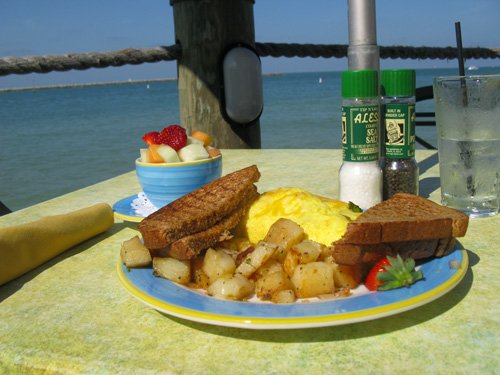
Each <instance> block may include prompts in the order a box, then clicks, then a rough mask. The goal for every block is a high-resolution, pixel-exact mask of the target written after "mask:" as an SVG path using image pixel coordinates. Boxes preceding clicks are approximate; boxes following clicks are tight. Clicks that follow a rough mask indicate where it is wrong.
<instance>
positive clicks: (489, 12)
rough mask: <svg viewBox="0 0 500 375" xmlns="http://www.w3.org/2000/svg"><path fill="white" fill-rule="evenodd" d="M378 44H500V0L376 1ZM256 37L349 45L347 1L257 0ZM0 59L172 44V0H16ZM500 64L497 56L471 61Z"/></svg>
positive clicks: (98, 78) (143, 74)
mask: <svg viewBox="0 0 500 375" xmlns="http://www.w3.org/2000/svg"><path fill="white" fill-rule="evenodd" d="M376 9H377V40H378V44H379V45H381V46H391V45H405V46H435V47H447V46H455V43H456V40H455V28H454V27H455V26H454V24H455V22H456V21H460V22H461V26H462V35H463V44H464V47H477V46H480V47H500V22H499V21H498V19H499V17H500V1H499V0H456V1H453V0H378V1H376ZM254 19H255V39H256V41H257V42H262V43H265V42H275V43H314V44H347V43H348V25H347V0H310V1H303V0H256V1H255V4H254ZM0 33H1V35H2V38H1V40H0V57H5V56H18V57H22V56H28V55H36V56H41V55H47V54H64V53H69V52H75V53H82V52H100V51H108V50H119V49H123V48H142V47H155V46H159V45H165V46H169V45H172V44H174V41H175V38H174V26H173V12H172V6H171V5H170V1H169V0H141V1H137V0H86V1H74V0H73V1H71V0H45V1H40V0H16V1H4V2H3V4H2V12H1V13H0ZM456 64H457V63H456V61H446V60H422V61H419V60H401V59H397V60H389V59H387V60H386V59H384V60H381V68H398V67H401V68H432V67H434V66H437V67H454V66H456ZM467 64H475V65H477V66H500V59H495V60H491V59H487V60H475V61H469V62H467ZM346 67H347V59H345V58H344V59H335V58H331V59H324V58H318V59H313V58H272V57H269V58H263V59H262V68H263V72H264V73H276V72H285V73H286V72H307V71H336V70H343V69H346ZM174 77H176V63H175V62H161V63H154V64H142V65H140V66H125V67H120V68H111V67H110V68H106V69H90V70H86V71H71V72H54V73H49V74H29V75H9V76H5V77H0V88H5V87H27V86H28V87H29V86H33V85H37V86H45V85H56V84H71V83H88V82H109V81H125V80H128V79H132V80H136V79H154V78H174Z"/></svg>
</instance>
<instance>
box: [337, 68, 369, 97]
mask: <svg viewBox="0 0 500 375" xmlns="http://www.w3.org/2000/svg"><path fill="white" fill-rule="evenodd" d="M342 97H343V98H373V97H378V71H376V70H371V69H370V70H344V71H343V72H342Z"/></svg>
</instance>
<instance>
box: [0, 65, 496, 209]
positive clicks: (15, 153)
mask: <svg viewBox="0 0 500 375" xmlns="http://www.w3.org/2000/svg"><path fill="white" fill-rule="evenodd" d="M499 70H500V68H481V69H480V70H478V71H475V72H474V73H475V74H492V73H496V74H498V73H500V71H499ZM457 73H458V72H457V69H424V70H417V87H420V86H427V85H431V84H432V78H433V77H435V76H441V75H456V74H457ZM340 74H341V73H340V72H315V73H290V74H288V73H287V74H284V75H273V76H265V77H263V88H264V111H263V113H262V116H261V118H260V124H261V137H262V148H266V149H272V148H316V149H325V148H327V149H330V148H340V147H341V141H340V134H341V130H340V129H341V126H340V107H341V97H340V83H341V81H340ZM320 79H321V82H320ZM178 106H179V101H178V93H177V82H175V81H165V82H151V83H144V82H141V83H133V84H130V83H127V84H121V85H106V86H84V87H70V88H58V89H44V90H32V91H8V92H0V131H1V140H0V201H1V202H3V203H4V204H5V205H6V206H7V207H9V208H10V209H11V210H19V209H22V208H24V207H28V206H31V205H33V204H36V203H40V202H43V201H45V200H48V199H51V198H53V197H56V196H59V195H62V194H65V193H69V192H71V191H74V190H76V189H79V188H83V187H86V186H89V185H92V184H94V183H97V182H100V181H104V180H106V179H109V178H112V177H114V176H117V175H120V174H122V173H126V172H129V171H132V170H134V168H135V166H134V159H135V158H136V156H138V152H139V148H141V147H144V143H143V141H142V139H141V137H142V135H143V134H144V133H146V132H149V131H152V130H161V129H162V128H163V127H164V126H166V125H170V124H178V123H179V121H180V120H179V108H178ZM433 108H434V104H433V101H432V100H428V101H425V102H421V103H418V104H417V110H418V111H433ZM417 134H418V135H420V136H421V137H423V138H424V139H426V140H428V141H430V143H431V144H433V145H436V144H437V142H436V131H435V129H434V128H423V129H422V128H419V129H418V130H417ZM417 147H418V146H417Z"/></svg>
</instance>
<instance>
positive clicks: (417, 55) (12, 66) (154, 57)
mask: <svg viewBox="0 0 500 375" xmlns="http://www.w3.org/2000/svg"><path fill="white" fill-rule="evenodd" d="M347 47H348V46H347V45H340V44H297V43H256V45H255V48H256V50H257V53H258V54H259V56H261V57H268V56H271V57H313V58H318V57H323V58H332V57H335V58H342V57H347ZM379 48H380V57H381V58H382V59H414V60H416V59H440V60H451V59H455V58H457V49H456V48H454V47H444V48H441V47H405V46H392V47H382V46H381V47H379ZM181 56H182V48H181V46H180V45H179V44H174V45H172V46H168V47H164V46H159V47H154V48H139V49H135V48H127V49H122V50H119V51H105V52H88V53H68V54H64V55H45V56H25V57H10V56H9V57H3V58H0V76H6V75H9V74H28V73H49V72H53V71H58V72H64V71H69V70H86V69H90V68H107V67H110V66H123V65H139V64H143V63H154V62H159V61H173V60H177V59H179V58H180V57H181ZM463 57H464V58H465V59H468V60H470V59H498V58H500V48H481V47H477V48H464V49H463Z"/></svg>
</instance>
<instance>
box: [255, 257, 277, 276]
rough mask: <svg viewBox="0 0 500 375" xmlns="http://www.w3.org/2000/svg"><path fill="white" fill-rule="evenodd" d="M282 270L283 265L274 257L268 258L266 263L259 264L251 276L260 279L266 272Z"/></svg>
mask: <svg viewBox="0 0 500 375" xmlns="http://www.w3.org/2000/svg"><path fill="white" fill-rule="evenodd" d="M277 271H283V265H282V264H281V263H280V262H278V261H277V260H276V259H273V258H272V257H271V259H269V260H268V261H267V262H266V263H264V264H263V265H262V266H260V267H259V268H258V269H257V271H255V273H254V274H253V277H255V278H257V279H260V278H261V277H262V276H265V275H267V274H268V273H272V272H277Z"/></svg>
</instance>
